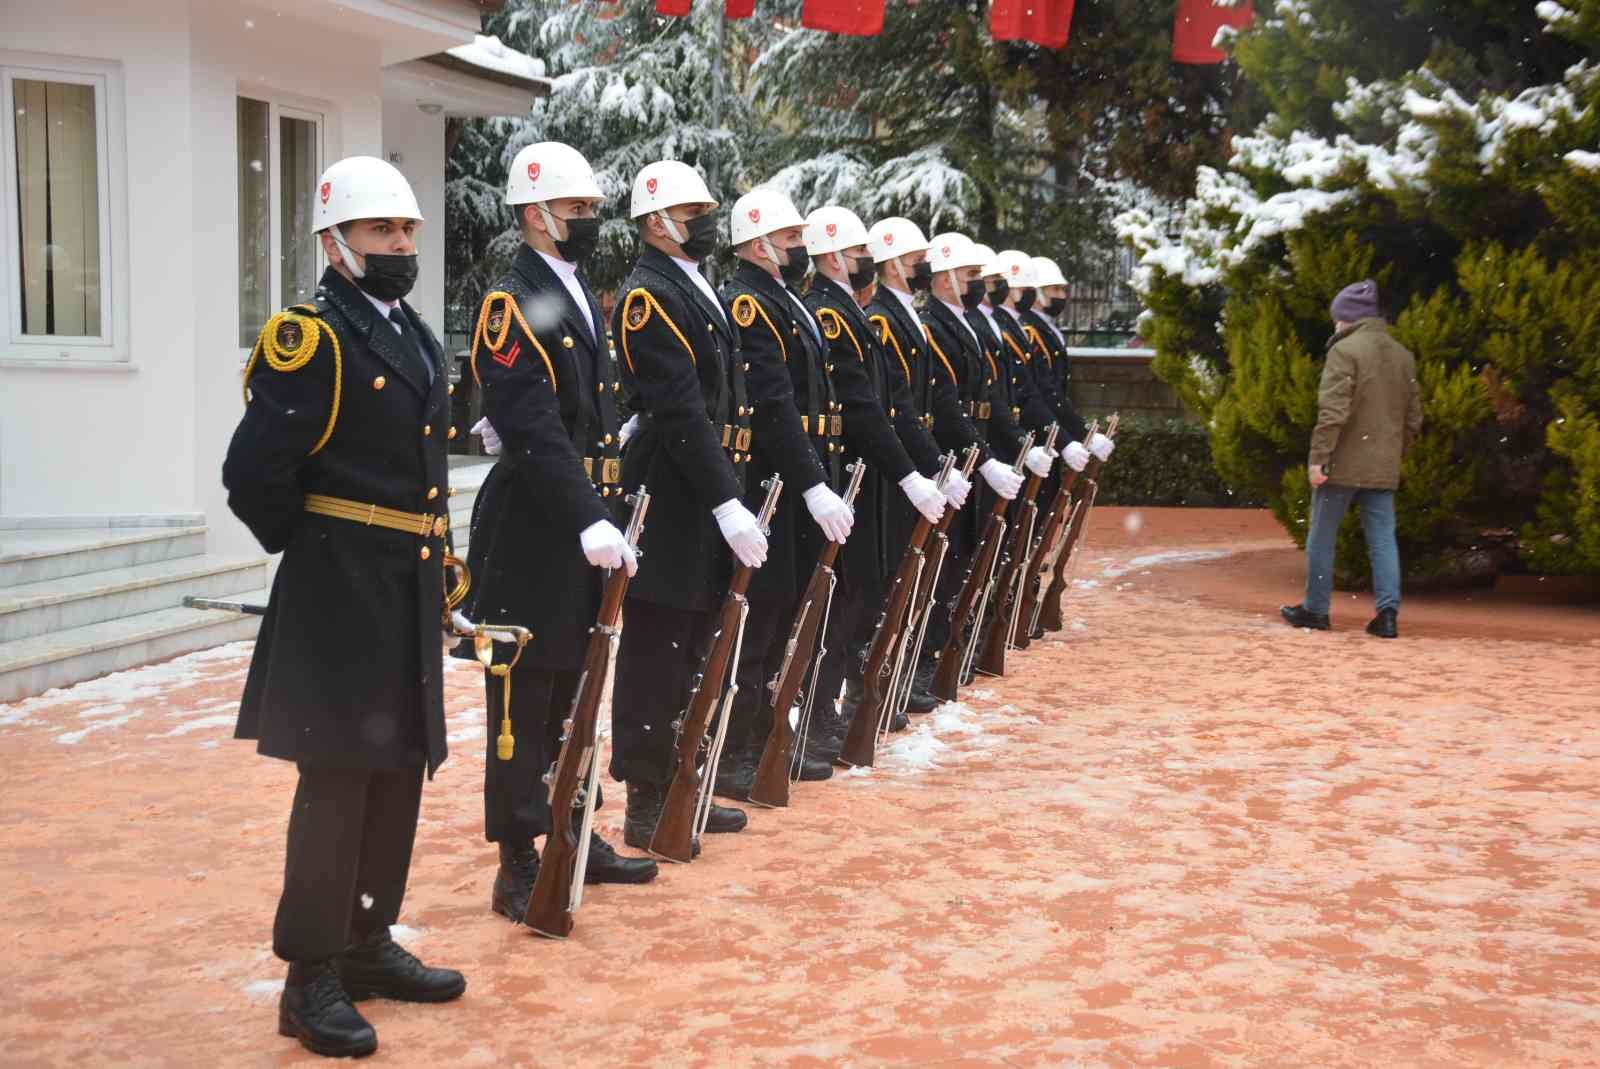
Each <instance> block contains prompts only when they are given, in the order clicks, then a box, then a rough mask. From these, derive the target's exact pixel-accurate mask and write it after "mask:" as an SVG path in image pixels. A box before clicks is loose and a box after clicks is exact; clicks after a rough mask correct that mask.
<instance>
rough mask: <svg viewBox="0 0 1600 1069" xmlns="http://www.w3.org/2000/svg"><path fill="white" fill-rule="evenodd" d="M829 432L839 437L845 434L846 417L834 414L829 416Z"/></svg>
mask: <svg viewBox="0 0 1600 1069" xmlns="http://www.w3.org/2000/svg"><path fill="white" fill-rule="evenodd" d="M828 433H829V434H831V435H832V436H833V437H835V438H838V437H840V436H841V435H843V434H844V417H843V416H840V415H837V414H836V415H832V416H829V417H828Z"/></svg>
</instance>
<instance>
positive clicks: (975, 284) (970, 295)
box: [961, 278, 983, 312]
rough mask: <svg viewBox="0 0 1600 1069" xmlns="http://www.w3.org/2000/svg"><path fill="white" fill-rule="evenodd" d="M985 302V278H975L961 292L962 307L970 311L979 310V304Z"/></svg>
mask: <svg viewBox="0 0 1600 1069" xmlns="http://www.w3.org/2000/svg"><path fill="white" fill-rule="evenodd" d="M982 303H983V279H981V278H975V279H973V280H972V281H971V282H968V283H967V288H966V289H965V290H963V291H962V292H961V307H963V308H965V309H966V310H967V311H969V312H974V311H977V308H978V305H980V304H982Z"/></svg>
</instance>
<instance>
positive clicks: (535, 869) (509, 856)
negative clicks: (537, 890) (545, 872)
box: [489, 843, 539, 924]
mask: <svg viewBox="0 0 1600 1069" xmlns="http://www.w3.org/2000/svg"><path fill="white" fill-rule="evenodd" d="M538 878H539V851H537V850H535V849H534V848H533V844H532V843H501V844H500V871H499V872H497V873H496V874H495V877H494V895H493V897H491V898H490V900H489V908H490V909H492V910H494V911H495V912H496V913H498V914H500V915H501V916H502V917H505V918H506V919H508V920H513V921H516V922H517V923H518V924H521V923H522V918H523V917H525V916H527V915H528V896H529V895H531V894H533V881H534V880H537V879H538Z"/></svg>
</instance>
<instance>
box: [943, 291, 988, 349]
mask: <svg viewBox="0 0 1600 1069" xmlns="http://www.w3.org/2000/svg"><path fill="white" fill-rule="evenodd" d="M939 303H940V304H942V305H944V306H945V307H946V308H948V309H950V314H951V315H953V316H955V317H956V322H957V323H960V324H961V325H962V326H963V327H966V328H967V333H968V334H970V335H972V341H973V343H974V344H975V345H977V347H978V352H980V353H981V352H983V342H982V341H980V340H979V338H978V332H977V331H975V330H973V329H972V324H971V323H968V322H967V317H966V310H965V309H964V308H962V307H961V306H960V305H959V304H951V303H950V302H949V301H947V300H945V299H944V298H942V297H941V298H940V299H939Z"/></svg>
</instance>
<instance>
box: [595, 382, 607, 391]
mask: <svg viewBox="0 0 1600 1069" xmlns="http://www.w3.org/2000/svg"><path fill="white" fill-rule="evenodd" d="M594 392H595V393H605V392H606V384H605V383H603V382H597V383H595V384H594Z"/></svg>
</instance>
